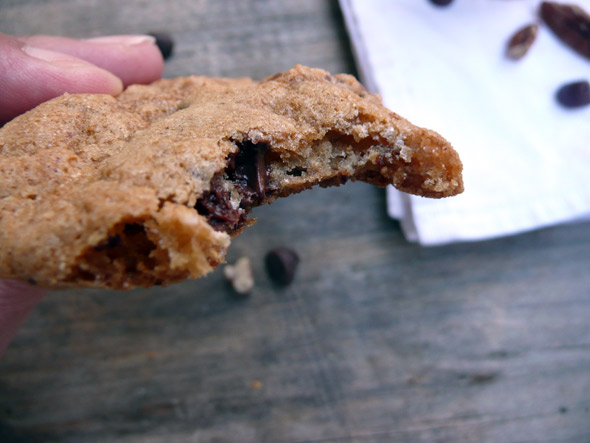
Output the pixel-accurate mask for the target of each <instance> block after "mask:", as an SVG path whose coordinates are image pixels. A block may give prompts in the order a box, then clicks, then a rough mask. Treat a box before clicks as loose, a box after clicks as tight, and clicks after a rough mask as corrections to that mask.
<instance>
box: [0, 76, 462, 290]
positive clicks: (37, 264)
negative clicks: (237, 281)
mask: <svg viewBox="0 0 590 443" xmlns="http://www.w3.org/2000/svg"><path fill="white" fill-rule="evenodd" d="M461 170H462V165H461V161H460V160H459V157H458V155H457V153H456V152H455V151H454V150H453V148H452V147H451V145H450V144H449V143H448V142H447V141H446V140H445V139H443V138H442V137H441V136H440V135H438V134H437V133H435V132H433V131H430V130H427V129H422V128H418V127H416V126H414V125H412V124H411V123H409V122H408V121H407V120H405V119H403V118H402V117H400V116H399V115H397V114H395V113H393V112H391V111H389V110H387V109H386V108H384V107H383V106H382V104H381V100H380V98H379V97H378V96H376V95H372V94H370V93H368V92H367V91H366V90H365V89H364V88H363V87H362V86H361V85H360V84H359V83H358V82H357V81H356V80H355V79H354V78H353V77H351V76H349V75H335V76H331V75H330V74H328V73H327V72H325V71H322V70H318V69H311V68H307V67H304V66H295V67H294V68H292V69H291V70H289V71H287V72H285V73H282V74H277V75H275V76H272V77H269V78H267V79H266V80H264V81H262V82H255V81H252V80H249V79H222V78H205V77H188V78H177V79H170V80H160V81H157V82H155V83H153V84H151V85H148V86H140V85H135V86H131V87H129V88H128V89H127V90H126V91H125V92H123V93H122V94H121V95H120V96H119V97H117V98H113V97H111V96H107V95H90V94H78V95H67V94H66V95H63V96H61V97H58V98H56V99H53V100H51V101H48V102H46V103H44V104H42V105H40V106H38V107H36V108H35V109H33V110H31V111H29V112H27V113H26V114H24V115H22V116H20V117H18V118H16V119H14V120H13V121H11V122H9V123H8V124H6V125H5V126H4V127H3V128H2V129H1V130H0V276H1V277H3V278H14V279H21V280H28V281H30V282H32V283H35V284H38V285H40V286H44V287H49V288H58V287H95V288H116V289H127V288H132V287H135V286H144V287H147V286H151V285H164V284H169V283H173V282H177V281H180V280H183V279H186V278H198V277H201V276H202V275H204V274H206V273H208V272H209V271H211V270H212V269H213V268H215V267H216V266H217V265H219V264H220V263H223V261H224V256H225V253H226V250H227V248H228V246H229V244H230V239H231V237H233V236H236V235H238V234H239V233H240V232H241V231H242V230H243V228H244V227H245V226H247V225H249V224H250V223H251V220H249V219H248V218H247V215H248V212H249V211H250V210H251V209H252V208H253V207H255V206H258V205H261V204H266V203H270V202H272V201H273V200H274V199H276V198H277V197H285V196H287V195H289V194H293V193H296V192H299V191H302V190H304V189H307V188H309V187H311V186H313V185H316V184H319V185H320V186H330V185H339V184H342V183H344V182H346V181H347V180H362V181H365V182H368V183H372V184H375V185H377V186H385V185H387V184H393V185H394V186H395V187H396V188H398V189H400V190H402V191H405V192H409V193H413V194H417V195H421V196H425V197H435V198H438V197H447V196H452V195H455V194H458V193H460V192H461V191H462V189H463V183H462V178H461Z"/></svg>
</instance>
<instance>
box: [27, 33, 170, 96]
mask: <svg viewBox="0 0 590 443" xmlns="http://www.w3.org/2000/svg"><path fill="white" fill-rule="evenodd" d="M18 39H19V40H20V41H22V42H25V43H26V44H28V45H30V46H34V47H36V48H42V49H48V50H50V51H56V52H62V53H64V54H68V55H71V56H73V57H77V58H80V59H83V60H86V61H88V62H90V63H92V64H94V65H96V66H99V67H101V68H103V69H106V70H107V71H109V72H112V73H113V74H115V75H116V76H117V77H119V78H120V79H121V80H122V81H123V84H124V85H125V86H127V85H130V84H134V83H151V82H153V81H154V80H157V79H159V78H160V77H162V70H163V67H164V60H163V58H162V54H161V53H160V50H159V49H158V47H157V46H156V45H155V39H154V38H153V37H151V36H149V35H114V36H108V37H97V38H91V39H86V40H76V39H71V38H65V37H51V36H31V37H18Z"/></svg>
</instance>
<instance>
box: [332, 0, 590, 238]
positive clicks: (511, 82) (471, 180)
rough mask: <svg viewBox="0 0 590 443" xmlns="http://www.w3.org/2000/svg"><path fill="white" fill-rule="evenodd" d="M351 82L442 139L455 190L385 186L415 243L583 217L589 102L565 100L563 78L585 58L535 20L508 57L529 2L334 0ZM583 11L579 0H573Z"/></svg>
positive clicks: (587, 1) (578, 70) (587, 202)
mask: <svg viewBox="0 0 590 443" xmlns="http://www.w3.org/2000/svg"><path fill="white" fill-rule="evenodd" d="M340 3H341V6H342V10H343V12H344V16H345V20H346V24H347V27H348V30H349V33H350V36H351V40H352V43H353V48H354V51H355V55H356V57H357V62H358V63H357V64H358V68H359V73H360V76H361V80H362V81H363V82H364V83H365V85H366V86H367V87H368V88H369V89H371V90H373V91H375V92H379V93H380V94H381V95H382V96H383V100H384V103H385V105H386V106H388V107H389V108H391V109H392V110H393V111H395V112H398V113H399V114H401V115H402V116H404V117H406V118H408V119H409V120H410V121H412V122H413V123H414V124H417V125H420V126H424V127H428V128H430V129H434V130H435V131H437V132H439V133H440V134H441V135H443V136H444V137H445V138H447V139H448V140H449V141H450V142H451V144H452V145H453V146H454V147H455V149H456V150H457V151H458V152H459V155H460V156H461V159H462V161H463V165H464V180H465V192H464V193H463V194H462V195H460V196H458V197H453V198H447V199H442V200H432V199H425V198H420V197H416V196H409V195H405V194H402V193H400V192H398V191H396V190H394V189H393V188H391V189H388V209H389V214H390V215H391V216H392V217H395V218H399V219H400V220H401V224H402V228H403V230H404V232H405V234H406V236H407V238H408V239H409V240H412V241H418V242H420V243H421V244H424V245H436V244H444V243H449V242H454V241H467V240H480V239H487V238H492V237H498V236H502V235H508V234H515V233H518V232H523V231H527V230H531V229H535V228H539V227H543V226H548V225H552V224H556V223H563V222H566V221H571V220H577V219H581V218H585V217H587V216H588V215H590V106H587V107H585V108H578V109H575V110H571V109H569V110H568V109H564V108H562V107H561V106H560V105H559V104H557V102H556V100H555V92H556V90H557V89H558V88H559V87H560V86H561V85H563V84H564V83H569V82H572V81H577V80H581V79H590V61H588V60H586V59H584V58H582V57H581V56H579V55H577V54H576V53H575V52H573V51H572V50H571V49H569V48H568V47H566V46H565V45H563V44H562V43H561V42H560V41H559V40H558V39H557V38H556V37H555V36H554V35H553V33H552V32H551V31H550V30H549V29H548V28H547V27H546V26H544V25H543V24H540V27H539V33H538V36H537V40H536V42H535V43H534V44H533V46H532V47H531V49H530V51H529V53H528V54H527V55H526V56H525V57H524V58H523V59H521V60H519V61H512V60H509V59H507V58H506V57H505V48H506V42H507V41H508V39H509V38H510V37H511V35H512V34H513V33H514V32H515V31H516V30H518V29H519V28H521V27H522V26H524V25H527V24H530V23H532V22H538V20H539V19H538V15H537V11H538V6H539V4H540V3H541V2H540V0H520V1H500V0H455V2H454V3H453V4H451V5H450V6H448V7H445V8H441V7H436V6H433V5H432V4H431V3H430V2H429V1H427V0H395V1H392V0H340ZM576 3H577V4H578V5H580V6H582V7H584V8H585V9H586V10H587V11H590V0H576Z"/></svg>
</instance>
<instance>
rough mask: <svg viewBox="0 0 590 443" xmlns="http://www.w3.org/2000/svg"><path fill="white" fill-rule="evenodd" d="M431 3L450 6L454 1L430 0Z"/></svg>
mask: <svg viewBox="0 0 590 443" xmlns="http://www.w3.org/2000/svg"><path fill="white" fill-rule="evenodd" d="M430 3H432V4H435V5H436V6H448V5H450V4H451V3H453V0H430Z"/></svg>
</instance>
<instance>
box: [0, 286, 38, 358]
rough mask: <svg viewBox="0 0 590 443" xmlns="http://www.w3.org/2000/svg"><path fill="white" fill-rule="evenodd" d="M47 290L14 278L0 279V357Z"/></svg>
mask: <svg viewBox="0 0 590 443" xmlns="http://www.w3.org/2000/svg"><path fill="white" fill-rule="evenodd" d="M45 294H47V290H45V289H41V288H37V287H34V286H31V285H28V284H27V283H24V282H20V281H15V280H0V357H1V356H2V355H3V354H4V351H5V350H6V347H7V346H8V344H9V343H10V341H11V340H12V339H13V337H14V336H15V334H16V331H17V330H18V328H20V326H21V325H22V324H23V322H24V321H25V319H26V318H27V316H28V315H29V314H30V313H31V311H32V310H33V309H34V308H35V306H36V305H37V303H39V301H41V299H42V298H43V297H44V296H45Z"/></svg>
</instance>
